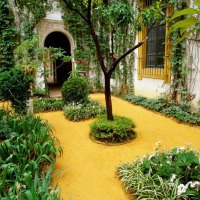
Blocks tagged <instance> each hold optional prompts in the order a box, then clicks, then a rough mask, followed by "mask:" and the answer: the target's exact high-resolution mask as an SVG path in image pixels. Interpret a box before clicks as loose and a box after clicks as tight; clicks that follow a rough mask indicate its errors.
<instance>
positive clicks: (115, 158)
mask: <svg viewBox="0 0 200 200" xmlns="http://www.w3.org/2000/svg"><path fill="white" fill-rule="evenodd" d="M91 97H92V99H94V100H97V101H99V102H101V103H104V95H103V94H93V95H91ZM112 101H113V111H114V114H118V115H122V116H126V117H130V118H132V119H133V120H134V121H135V122H136V126H137V128H136V132H137V138H136V139H135V140H134V141H132V142H131V143H128V144H125V145H120V146H104V145H101V144H96V143H94V142H92V141H91V140H90V138H89V124H90V123H91V122H92V120H87V121H83V122H70V121H68V120H66V119H65V118H64V116H63V112H49V113H42V114H40V116H41V117H43V118H45V119H47V120H48V121H49V123H50V124H51V125H52V126H53V128H54V130H55V134H56V137H57V138H58V139H59V141H60V144H61V146H62V147H63V156H62V157H61V158H59V159H58V160H57V163H56V171H57V170H60V169H64V171H63V172H62V173H61V174H60V176H59V177H57V178H56V179H55V180H54V182H56V181H58V186H59V188H61V195H62V198H63V199H64V200H69V199H71V200H128V199H129V196H128V195H127V194H126V193H125V191H124V189H123V187H122V185H121V182H120V181H119V180H118V178H117V175H116V167H117V166H118V165H119V164H120V163H122V162H128V161H132V160H133V159H135V158H137V157H138V156H141V155H143V154H145V153H149V152H152V151H153V150H154V148H155V143H156V142H158V141H162V144H163V146H165V147H166V148H170V147H174V146H183V145H187V144H191V146H192V147H193V148H195V149H200V128H199V127H195V126H193V127H192V126H189V125H185V124H180V123H177V122H176V121H174V120H172V119H170V118H166V117H164V116H162V115H160V114H157V113H155V112H151V111H148V110H146V109H144V108H142V107H140V106H134V105H132V104H130V103H128V102H125V101H123V100H121V99H119V98H117V97H113V98H112Z"/></svg>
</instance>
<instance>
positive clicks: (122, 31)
mask: <svg viewBox="0 0 200 200" xmlns="http://www.w3.org/2000/svg"><path fill="white" fill-rule="evenodd" d="M133 2H134V0H130V1H124V0H122V1H119V2H118V3H116V4H113V5H112V6H110V7H109V8H108V7H107V9H104V7H100V8H102V9H104V10H100V8H98V9H96V10H95V15H93V20H94V21H95V20H96V21H97V25H96V27H95V30H96V31H97V32H98V37H99V40H100V44H101V49H102V50H103V54H104V60H105V63H107V65H109V64H110V62H111V60H112V59H115V58H117V57H118V56H119V55H121V54H122V52H125V51H126V50H127V49H128V48H129V47H130V46H131V45H132V44H133V43H134V42H135V36H136V34H135V29H134V28H133V24H134V19H133V16H134V13H133V12H135V11H134V10H133V9H131V10H129V9H130V5H132V4H133ZM126 5H127V6H126ZM119 10H120V12H121V15H122V16H123V12H126V13H127V12H129V13H130V16H129V18H127V19H126V20H128V19H129V20H130V19H131V20H133V21H132V22H131V23H127V24H124V25H123V26H121V24H120V26H119V24H118V22H116V21H114V20H116V19H114V16H115V14H114V12H118V13H119ZM112 15H113V18H112V17H111V16H112ZM63 19H64V21H65V22H66V28H67V30H69V31H70V32H71V33H72V35H73V37H74V39H75V41H76V50H75V51H74V54H75V59H76V61H77V69H78V71H79V72H84V74H85V75H86V76H87V77H90V78H89V79H90V80H89V81H90V83H91V84H90V85H91V89H92V90H93V91H101V90H102V88H103V79H102V72H101V70H100V68H99V67H96V66H97V65H98V61H97V56H96V48H95V45H94V42H93V41H92V38H91V35H90V34H89V30H88V27H87V26H85V22H84V20H83V19H82V18H81V17H79V16H76V17H74V14H73V13H70V12H67V13H66V12H65V15H64V17H63ZM118 21H120V19H119V20H118ZM119 27H121V28H119ZM108 33H110V34H108ZM105 35H106V36H105ZM112 39H113V40H114V42H113V52H112V51H111V49H110V45H111V43H112ZM109 41H110V43H109ZM109 44H110V45H109ZM84 61H86V62H84ZM133 70H134V53H132V54H131V55H129V56H127V57H126V59H124V61H123V62H122V63H121V64H120V67H119V68H118V69H116V71H115V73H114V74H113V76H112V79H113V82H114V85H115V86H113V92H116V91H119V90H120V92H127V91H128V90H129V89H132V88H133Z"/></svg>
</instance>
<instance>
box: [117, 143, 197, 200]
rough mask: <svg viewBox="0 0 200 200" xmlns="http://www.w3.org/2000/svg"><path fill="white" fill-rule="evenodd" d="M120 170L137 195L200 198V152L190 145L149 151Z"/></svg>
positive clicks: (140, 197)
mask: <svg viewBox="0 0 200 200" xmlns="http://www.w3.org/2000/svg"><path fill="white" fill-rule="evenodd" d="M118 174H119V177H120V179H121V180H122V182H123V183H124V185H125V187H126V190H129V191H130V192H131V193H132V195H133V196H134V195H135V196H136V199H157V200H160V199H171V200H172V199H173V200H174V199H177V200H178V199H191V200H193V199H194V200H195V199H196V200H197V199H200V152H197V151H194V150H190V149H188V148H183V147H180V148H174V149H173V150H171V151H166V150H165V151H156V152H155V153H152V154H149V155H145V156H143V157H142V158H139V159H137V160H135V161H133V163H132V164H131V163H128V164H121V165H120V166H119V168H118Z"/></svg>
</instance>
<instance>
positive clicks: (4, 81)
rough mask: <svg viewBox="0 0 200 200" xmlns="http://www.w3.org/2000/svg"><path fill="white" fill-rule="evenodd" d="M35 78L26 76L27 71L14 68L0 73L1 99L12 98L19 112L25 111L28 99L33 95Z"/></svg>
mask: <svg viewBox="0 0 200 200" xmlns="http://www.w3.org/2000/svg"><path fill="white" fill-rule="evenodd" d="M32 81H33V79H32V77H30V76H26V75H25V72H24V71H22V70H20V69H17V68H12V69H11V70H10V71H5V72H2V73H1V74H0V97H1V100H3V101H7V100H10V101H11V103H12V107H13V108H14V109H15V112H17V113H25V112H26V109H27V106H26V103H27V100H28V99H29V98H30V97H31V91H30V86H31V83H32Z"/></svg>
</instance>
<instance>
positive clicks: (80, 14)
mask: <svg viewBox="0 0 200 200" xmlns="http://www.w3.org/2000/svg"><path fill="white" fill-rule="evenodd" d="M63 1H64V3H65V4H66V6H67V7H68V8H69V9H70V10H71V11H73V12H76V13H77V14H78V15H79V16H80V17H81V18H82V19H83V20H84V21H86V22H87V23H88V19H87V18H86V17H85V16H84V15H83V14H82V13H81V12H80V11H79V10H78V9H76V8H74V7H72V5H71V4H70V3H69V1H68V0H63Z"/></svg>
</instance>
